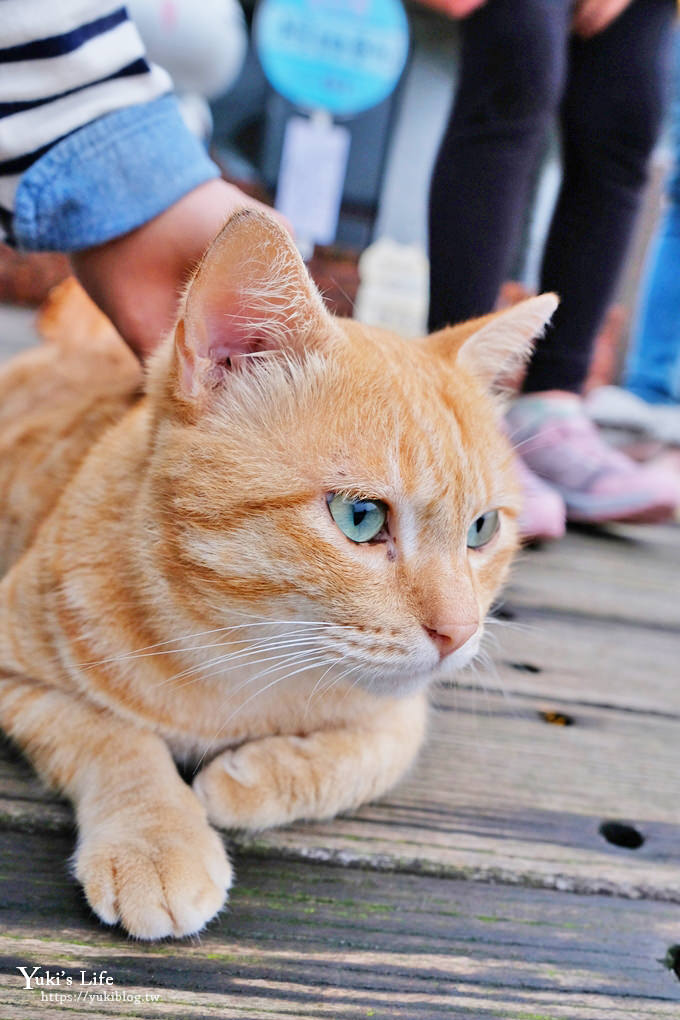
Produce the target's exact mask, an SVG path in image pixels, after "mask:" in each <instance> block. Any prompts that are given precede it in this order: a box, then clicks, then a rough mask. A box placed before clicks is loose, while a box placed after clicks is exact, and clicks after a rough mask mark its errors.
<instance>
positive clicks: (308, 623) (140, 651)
mask: <svg viewBox="0 0 680 1020" xmlns="http://www.w3.org/2000/svg"><path fill="white" fill-rule="evenodd" d="M291 624H292V625H294V626H300V627H320V628H329V627H332V628H334V629H338V630H351V629H352V628H351V627H350V626H346V625H344V624H339V623H328V622H325V621H322V620H260V621H258V622H255V623H238V624H234V625H231V626H228V627H214V628H212V629H211V630H204V631H197V632H195V633H192V634H185V635H182V636H180V637H175V638H168V639H167V640H165V641H158V642H156V644H153V645H143V646H142V647H141V648H136V649H133V650H132V651H129V652H123V653H122V654H121V655H112V656H110V657H109V658H106V659H97V660H93V661H90V662H81V663H79V666H80V667H81V668H83V669H84V668H87V667H92V666H103V665H105V664H107V663H109V662H118V661H120V660H124V659H138V658H144V657H146V655H147V654H148V655H172V654H176V653H177V652H183V651H193V650H194V649H192V648H183V647H180V648H178V649H169V650H167V651H163V652H156V651H153V649H156V648H160V647H161V646H164V645H169V644H174V643H176V642H180V641H192V640H194V638H197V637H205V636H208V635H210V634H220V633H221V634H226V633H228V632H232V631H235V630H243V629H245V628H246V627H248V628H250V627H280V626H284V625H286V626H290V625H291ZM202 647H203V646H201V645H197V646H196V648H197V649H198V650H200V649H201V648H202ZM206 647H211V646H209V645H208V646H206Z"/></svg>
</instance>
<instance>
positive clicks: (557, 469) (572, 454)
mask: <svg viewBox="0 0 680 1020" xmlns="http://www.w3.org/2000/svg"><path fill="white" fill-rule="evenodd" d="M507 424H508V431H509V433H510V436H511V440H512V443H513V445H514V446H515V448H516V449H517V452H518V453H519V454H520V456H521V457H522V459H523V461H524V462H525V464H526V465H527V466H528V467H529V468H530V469H531V470H532V471H534V472H535V473H536V474H537V475H539V477H540V478H542V479H543V480H544V481H545V482H548V483H549V484H550V485H551V486H552V487H553V488H555V489H556V490H557V491H558V492H559V493H560V495H561V496H562V498H563V499H564V502H565V504H566V507H567V517H568V519H569V520H572V521H587V522H591V523H603V522H605V521H637V522H639V523H656V522H659V521H665V520H668V519H669V518H672V517H673V514H674V511H675V508H676V507H677V506H678V505H680V484H679V483H678V481H677V479H676V478H675V477H674V476H673V475H672V474H671V473H670V472H667V471H663V470H662V469H655V468H649V467H645V466H641V465H639V464H636V463H635V462H634V461H632V460H631V459H630V458H629V457H626V456H625V454H622V453H619V452H618V451H617V450H613V449H612V448H611V447H610V446H608V445H607V444H606V443H605V442H604V440H603V439H602V437H601V436H600V434H599V433H598V431H597V429H596V427H595V426H594V425H593V424H592V422H591V421H590V419H589V418H588V417H587V416H586V414H585V413H584V411H583V408H582V404H581V401H580V400H579V398H578V397H570V396H565V397H561V396H538V395H536V396H534V395H533V394H530V395H528V396H526V397H520V398H519V400H517V401H516V402H515V404H514V405H513V407H512V408H511V409H510V411H509V412H508V415H507Z"/></svg>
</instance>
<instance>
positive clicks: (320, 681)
mask: <svg viewBox="0 0 680 1020" xmlns="http://www.w3.org/2000/svg"><path fill="white" fill-rule="evenodd" d="M350 655H351V652H345V654H344V655H343V656H341V658H339V659H338V660H337V661H336V662H332V663H331V664H330V666H329V667H328V669H327V670H325V671H324V672H323V673H322V674H321V676H320V677H319V678H318V680H317V681H316V683H315V684H314V687H313V688H312V690H311V693H310V694H309V697H308V698H307V704H306V705H305V715H306V714H307V712H308V711H309V707H310V704H311V701H312V698H313V697H314V695H315V694H316V692H317V691H318V690H319V687H320V685H321V684H322V682H323V681H324V679H325V678H326V676H327V675H328V673H330V671H331V670H332V669H333V667H334V666H339V665H340V663H341V662H344V661H345V660H346V659H347V658H349V656H350ZM331 683H332V682H331ZM322 693H325V689H324V691H322Z"/></svg>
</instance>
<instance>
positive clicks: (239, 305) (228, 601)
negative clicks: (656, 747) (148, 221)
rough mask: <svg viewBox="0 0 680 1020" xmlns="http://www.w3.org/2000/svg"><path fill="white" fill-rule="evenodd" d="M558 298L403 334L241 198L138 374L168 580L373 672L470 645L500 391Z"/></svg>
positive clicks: (503, 528)
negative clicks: (146, 368)
mask: <svg viewBox="0 0 680 1020" xmlns="http://www.w3.org/2000/svg"><path fill="white" fill-rule="evenodd" d="M556 303H557V302H556V298H555V297H554V296H553V295H543V296H541V297H538V298H534V299H530V300H529V301H526V302H524V303H522V304H521V305H518V306H515V307H514V308H512V309H510V310H509V311H507V312H504V313H502V314H499V315H494V316H487V317H486V318H485V319H482V320H477V322H475V323H468V324H465V325H464V326H460V327H455V328H452V329H446V330H442V331H441V332H439V333H437V334H434V335H432V336H431V337H429V338H425V339H423V340H419V341H409V340H404V339H402V338H400V337H398V336H396V335H394V334H392V333H389V332H386V331H385V330H382V329H377V328H372V327H368V326H364V325H360V324H358V323H356V322H352V321H349V320H341V319H336V318H333V317H332V316H331V315H330V314H329V313H328V312H327V311H326V310H325V308H324V306H323V302H322V300H321V298H320V296H319V294H318V292H317V291H316V289H315V287H314V285H313V283H312V282H311V280H310V278H309V276H308V274H307V271H306V269H305V267H304V264H303V263H302V261H301V260H300V258H299V256H298V254H297V252H296V250H295V247H294V245H293V244H292V242H291V240H290V238H289V237H288V236H287V234H286V233H285V232H284V231H283V230H282V229H281V228H280V227H279V226H278V225H277V224H276V223H275V222H274V221H273V220H272V219H271V218H269V217H268V216H266V215H263V214H260V213H256V212H245V211H244V212H241V213H239V214H237V215H236V216H234V217H233V218H232V219H231V220H230V221H229V223H228V224H227V225H226V227H225V228H224V230H223V231H222V232H221V234H220V235H219V237H218V238H217V239H216V241H215V242H214V243H213V245H212V246H211V248H210V249H209V250H208V252H207V253H206V255H205V257H204V259H203V261H202V263H201V265H200V266H199V268H198V270H197V272H196V274H195V276H194V279H193V281H192V283H191V284H190V286H189V287H188V289H187V292H186V295H185V299H184V302H183V305H182V310H181V316H180V319H179V323H178V325H177V327H176V330H175V334H174V338H173V340H172V342H171V343H168V344H167V345H166V347H164V348H163V349H162V350H161V351H160V352H159V354H158V355H157V357H156V359H155V362H154V363H153V364H152V366H151V371H150V383H149V392H150V394H151V400H152V401H153V402H154V415H155V449H154V456H153V463H152V481H153V485H152V491H153V493H154V500H155V502H156V510H157V515H158V516H157V549H158V558H159V563H160V565H161V569H162V570H163V572H164V574H165V576H166V577H167V578H168V580H169V582H170V584H171V588H172V591H173V593H174V598H175V599H176V600H177V601H178V602H180V603H181V604H182V605H183V606H184V607H185V609H186V610H187V612H189V613H190V615H191V616H192V617H193V618H195V619H197V620H200V621H201V622H202V623H205V624H206V626H207V627H210V626H213V627H219V626H222V625H225V624H228V623H234V622H237V621H238V620H240V619H242V620H244V621H253V620H271V621H278V622H281V621H290V622H291V627H292V630H291V633H293V634H294V633H299V634H300V635H301V642H300V644H301V648H302V647H304V641H303V640H302V638H303V637H304V638H305V639H306V640H307V641H308V645H311V646H313V648H312V650H315V649H318V651H317V652H316V654H315V656H312V659H314V661H316V663H317V665H320V664H323V665H324V666H326V665H329V664H330V663H332V662H333V661H337V663H338V666H337V669H338V671H340V670H341V668H342V669H345V668H346V669H347V670H348V676H349V678H350V679H351V680H352V681H355V680H356V681H358V682H360V683H362V684H365V685H366V686H370V687H371V688H372V689H374V690H381V691H390V692H393V693H399V692H402V691H404V692H405V691H406V690H409V689H412V688H413V686H414V684H422V683H423V682H424V680H426V679H427V678H428V677H429V676H430V675H432V674H433V673H438V674H441V673H445V672H448V671H450V670H451V669H452V668H455V667H458V666H462V665H464V664H466V663H467V662H469V661H470V659H471V658H472V657H473V656H474V654H475V653H476V651H477V649H478V646H479V640H480V637H481V634H482V628H483V623H484V618H485V616H486V614H487V612H488V610H489V607H490V605H491V602H492V601H493V599H494V596H495V595H496V594H497V592H498V589H499V587H500V585H501V584H502V582H503V580H504V578H505V576H506V573H507V569H508V565H509V563H510V560H511V559H512V556H513V555H514V553H515V550H516V548H517V544H518V534H517V517H518V511H519V498H518V491H517V486H516V481H515V477H514V472H513V467H512V454H511V449H510V445H509V443H508V441H507V439H506V438H505V437H504V436H503V435H502V434H501V431H500V429H499V417H500V411H499V408H498V401H497V397H496V395H495V393H494V391H495V390H496V388H497V384H498V380H499V379H500V378H501V377H503V376H504V375H507V374H508V372H509V371H510V370H511V369H512V368H513V367H514V368H517V366H518V365H519V364H520V363H521V362H522V361H523V360H524V359H525V358H526V357H527V355H528V353H529V351H530V348H531V341H532V340H533V338H534V337H536V336H537V335H538V334H539V333H540V332H541V330H542V328H543V326H544V324H545V322H546V321H547V320H548V319H549V317H550V315H551V314H552V312H553V310H554V308H555V306H556ZM307 624H309V627H308V628H307ZM295 626H298V627H299V628H300V629H299V630H298V631H295ZM305 628H307V629H305ZM284 630H285V625H284ZM310 661H311V659H310ZM300 662H302V663H303V664H304V656H303V658H301V659H300Z"/></svg>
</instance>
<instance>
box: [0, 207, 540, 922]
mask: <svg viewBox="0 0 680 1020" xmlns="http://www.w3.org/2000/svg"><path fill="white" fill-rule="evenodd" d="M74 303H75V304H74ZM555 304H556V299H555V298H554V297H553V296H551V295H544V296H542V297H539V298H534V299H532V300H530V301H527V302H524V303H523V304H522V305H519V306H516V307H514V308H512V309H510V310H509V311H507V312H505V313H502V314H501V315H498V316H490V317H487V318H486V319H483V320H478V321H477V322H476V323H472V324H467V325H465V326H463V327H458V328H454V329H450V330H444V331H442V332H440V333H438V334H435V335H434V336H432V337H430V338H429V339H425V340H423V341H417V342H414V341H410V342H409V341H404V340H402V339H400V338H399V337H397V336H394V335H392V334H389V333H387V332H385V331H382V330H379V329H375V328H369V327H366V326H362V325H359V324H358V323H355V322H351V321H343V320H339V319H333V318H332V317H331V316H330V315H329V314H328V313H327V312H326V311H325V310H324V307H323V304H322V302H321V299H320V297H319V295H318V293H317V292H316V290H315V288H314V286H313V284H312V283H311V281H310V279H309V277H308V276H307V273H306V270H305V268H304V266H303V264H302V262H301V261H300V259H299V257H298V255H297V252H296V251H295V249H294V247H293V245H292V243H291V242H290V240H289V238H288V237H287V235H286V234H285V233H284V232H283V231H282V230H281V228H280V227H278V226H277V225H276V224H275V223H274V222H273V221H272V220H270V219H269V218H268V217H266V216H264V215H262V214H259V213H254V212H243V213H239V214H237V215H236V216H235V217H233V218H232V219H231V220H230V221H229V223H228V224H227V226H226V227H225V228H224V230H223V231H222V233H221V234H220V235H219V237H218V238H217V240H216V241H215V242H214V243H213V245H212V246H211V248H210V249H209V251H208V252H207V254H206V256H205V257H204V259H203V262H202V264H201V265H200V266H199V268H198V271H197V272H196V274H195V276H194V279H193V281H192V282H191V284H190V286H189V287H188V289H187V293H186V295H185V299H184V301H183V303H182V308H181V314H180V317H179V321H178V324H177V326H176V327H175V329H174V331H173V333H172V335H171V336H169V337H168V338H167V340H166V341H165V342H164V343H163V344H162V345H161V347H160V349H159V350H158V352H157V353H156V355H155V356H154V357H153V358H152V359H151V362H150V364H149V366H148V371H147V376H146V382H145V385H144V391H143V393H142V389H141V382H142V380H141V372H140V369H139V368H138V366H137V363H136V362H135V361H134V359H133V358H132V356H131V355H130V354H129V353H128V352H127V351H126V350H125V348H124V347H123V345H122V343H121V342H120V340H118V339H117V338H116V336H115V334H114V333H113V330H112V327H110V326H109V325H108V324H107V323H106V321H105V320H103V319H102V317H100V316H99V314H98V313H97V312H96V311H95V310H94V309H93V308H92V307H91V306H88V305H87V304H86V303H85V299H83V297H82V295H81V294H80V292H79V291H78V290H77V288H76V287H75V285H71V289H70V290H68V289H67V293H66V295H65V297H64V296H63V295H62V300H61V303H60V304H57V305H54V304H53V307H52V309H51V310H50V309H48V315H47V319H46V320H44V324H43V331H44V332H46V333H47V335H48V338H49V337H50V336H51V337H52V340H51V342H49V343H47V344H44V345H43V346H42V347H41V348H39V349H36V350H35V351H31V352H28V353H27V354H25V355H23V356H21V357H19V358H17V359H15V360H14V361H13V362H10V363H9V364H8V365H7V366H5V367H4V368H3V370H2V371H1V372H0V448H1V450H2V457H1V459H0V498H1V500H2V504H1V505H2V513H1V514H0V576H1V575H3V574H4V577H3V579H2V581H1V582H0V723H1V724H2V727H3V728H4V729H5V730H6V732H7V733H8V734H9V735H10V736H11V737H12V738H13V740H15V741H16V743H17V744H18V745H19V746H20V747H22V748H23V749H24V751H25V752H26V754H27V755H28V757H29V758H30V760H31V761H32V762H33V763H34V764H35V766H36V768H37V769H38V771H39V773H40V774H41V775H42V776H43V777H44V778H45V780H46V781H47V782H48V783H50V784H51V785H52V786H53V787H54V788H55V789H57V790H59V791H61V792H63V793H64V794H65V795H66V796H67V797H69V798H70V800H71V801H72V802H73V804H74V807H75V811H76V815H77V821H78V828H79V837H78V845H77V849H76V852H75V857H74V867H75V873H76V875H77V877H78V879H79V880H80V881H81V882H82V884H83V887H84V889H85V893H86V895H87V898H88V900H89V902H90V904H91V906H92V907H93V909H94V910H95V911H96V913H97V914H98V915H99V917H100V918H101V919H102V920H103V921H105V922H108V923H114V922H116V921H120V922H122V924H123V925H124V926H125V928H127V930H128V931H129V932H130V933H132V934H133V935H135V936H137V937H139V938H160V937H162V936H165V935H169V934H174V935H185V934H188V933H190V932H196V931H198V930H199V929H200V928H201V927H202V926H203V925H204V924H205V923H206V922H207V921H208V920H210V918H211V917H212V916H213V915H214V914H215V913H216V911H218V910H219V909H220V907H221V906H222V905H223V903H224V901H225V896H226V892H227V889H228V887H229V884H230V881H231V872H230V866H229V862H228V860H227V857H226V854H225V852H224V848H223V845H222V840H221V839H220V837H219V836H218V834H217V833H216V831H215V830H214V829H213V828H212V827H211V824H210V823H211V822H212V823H214V824H215V825H220V826H227V827H239V828H245V829H259V828H261V827H264V826H270V825H281V824H283V823H286V822H289V821H292V820H293V819H296V818H328V817H330V816H332V815H334V814H335V813H336V812H338V811H342V810H346V809H348V808H352V807H355V806H356V805H358V804H361V803H362V802H363V801H366V800H368V799H369V798H372V797H376V796H378V795H379V794H381V793H383V792H384V791H385V790H387V789H388V788H389V787H391V786H392V785H393V784H394V783H395V782H396V781H397V780H398V779H399V778H400V776H402V775H403V774H404V772H405V770H406V769H408V768H409V766H410V765H411V764H412V762H413V760H414V758H415V756H416V753H417V751H418V748H419V746H420V744H421V742H422V740H423V736H424V731H425V725H426V714H427V710H426V706H427V697H426V693H425V688H426V685H427V683H428V681H429V680H430V679H431V678H433V677H441V676H445V675H447V674H448V673H450V672H451V671H452V670H453V669H454V668H457V667H459V666H462V665H464V664H465V663H467V662H469V661H470V659H471V658H472V657H473V656H474V655H475V653H476V651H477V648H478V645H479V641H480V636H481V633H482V628H483V621H484V616H485V614H486V612H487V610H488V608H489V605H490V603H491V601H492V599H493V597H494V595H495V594H496V592H497V591H498V588H499V586H500V584H501V582H502V581H503V578H504V577H505V574H506V571H507V568H508V564H509V562H510V560H511V557H512V555H513V553H514V551H515V548H516V545H517V528H516V517H517V511H518V505H517V503H518V500H517V492H516V489H515V483H514V480H513V477H512V467H511V451H510V446H509V444H508V442H507V440H506V439H505V438H503V437H502V436H501V434H500V433H499V430H498V427H497V416H498V412H497V409H496V407H495V402H494V399H493V397H492V396H491V390H492V389H493V387H494V381H495V379H496V378H497V377H498V376H499V375H501V374H502V373H503V372H504V371H506V370H507V369H508V367H509V366H512V364H513V363H517V362H518V361H520V360H521V359H522V358H524V357H525V356H526V354H527V352H528V349H529V346H530V342H531V339H532V338H533V337H534V336H536V334H537V333H539V332H540V330H541V329H542V327H543V325H544V323H545V321H546V320H547V319H548V318H549V316H550V315H551V313H552V311H553V309H554V307H555ZM74 307H75V310H76V311H77V321H78V329H77V331H76V334H75V335H73V336H71V337H69V336H68V335H64V331H65V328H66V323H68V322H73V321H74ZM244 350H247V351H248V353H247V354H243V353H242V352H243V351H244ZM173 758H174V759H182V760H186V761H189V760H192V761H194V762H195V763H197V764H198V768H197V774H196V777H195V780H194V783H193V787H189V786H188V785H187V784H186V783H185V782H184V781H183V780H182V779H181V778H180V776H179V774H178V772H177V769H176V767H175V763H174V761H173Z"/></svg>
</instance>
